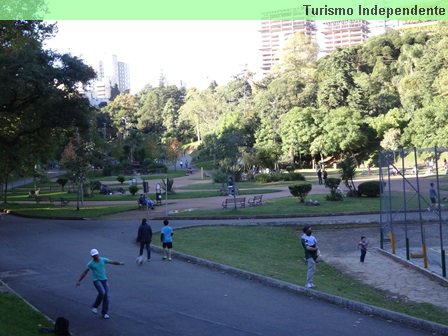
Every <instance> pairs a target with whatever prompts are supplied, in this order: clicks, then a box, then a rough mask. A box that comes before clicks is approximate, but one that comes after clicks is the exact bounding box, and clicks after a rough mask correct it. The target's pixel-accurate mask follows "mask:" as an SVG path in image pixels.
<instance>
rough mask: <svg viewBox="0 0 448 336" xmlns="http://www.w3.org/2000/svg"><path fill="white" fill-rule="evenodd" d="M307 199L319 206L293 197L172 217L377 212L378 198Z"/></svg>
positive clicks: (316, 196) (317, 197)
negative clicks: (307, 204) (316, 202)
mask: <svg viewBox="0 0 448 336" xmlns="http://www.w3.org/2000/svg"><path fill="white" fill-rule="evenodd" d="M308 199H313V200H318V201H319V202H320V204H321V205H320V206H306V205H304V204H303V203H299V201H298V199H296V198H294V197H292V196H291V197H282V198H276V199H271V200H267V201H264V202H263V205H262V206H257V207H246V208H244V209H240V208H238V209H236V210H235V209H233V208H230V209H220V207H221V204H218V203H217V204H216V208H217V209H214V210H197V211H191V212H183V213H182V214H177V215H172V216H174V217H176V216H178V217H210V216H215V217H228V216H249V217H250V216H272V215H282V216H284V215H309V214H329V213H343V212H375V211H379V206H380V199H379V198H367V197H361V198H345V199H344V201H342V202H331V201H327V200H326V199H325V195H312V196H310V197H308Z"/></svg>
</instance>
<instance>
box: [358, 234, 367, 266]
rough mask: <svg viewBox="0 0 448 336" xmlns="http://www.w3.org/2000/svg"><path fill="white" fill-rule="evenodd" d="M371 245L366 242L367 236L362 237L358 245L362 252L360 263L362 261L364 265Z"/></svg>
mask: <svg viewBox="0 0 448 336" xmlns="http://www.w3.org/2000/svg"><path fill="white" fill-rule="evenodd" d="M368 245H369V243H368V241H367V240H366V237H365V236H362V237H361V240H360V241H359V243H358V248H359V250H360V251H361V256H360V257H359V261H361V262H362V263H363V262H364V260H365V258H366V253H367V246H368Z"/></svg>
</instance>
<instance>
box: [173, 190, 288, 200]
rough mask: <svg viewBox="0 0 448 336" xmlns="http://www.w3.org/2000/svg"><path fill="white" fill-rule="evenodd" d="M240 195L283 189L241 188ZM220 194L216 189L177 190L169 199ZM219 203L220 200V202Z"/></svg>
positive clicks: (273, 191) (266, 192)
mask: <svg viewBox="0 0 448 336" xmlns="http://www.w3.org/2000/svg"><path fill="white" fill-rule="evenodd" d="M239 191H240V192H239V195H240V196H241V195H242V196H244V195H254V194H268V193H275V192H279V191H281V190H279V189H247V190H242V189H240V190H239ZM216 196H220V195H219V193H218V192H217V191H216V190H203V191H186V192H176V193H174V194H168V199H169V200H170V199H189V198H207V197H216ZM218 203H219V202H218Z"/></svg>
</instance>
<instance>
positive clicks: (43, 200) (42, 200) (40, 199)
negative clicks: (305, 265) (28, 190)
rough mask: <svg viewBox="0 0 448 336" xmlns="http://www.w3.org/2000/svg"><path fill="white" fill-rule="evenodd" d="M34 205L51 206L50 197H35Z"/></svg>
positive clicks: (51, 200)
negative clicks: (49, 204) (46, 204)
mask: <svg viewBox="0 0 448 336" xmlns="http://www.w3.org/2000/svg"><path fill="white" fill-rule="evenodd" d="M35 198H36V203H37V204H39V203H51V204H53V199H52V198H51V197H50V196H35Z"/></svg>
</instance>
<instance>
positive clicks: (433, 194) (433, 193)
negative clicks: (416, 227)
mask: <svg viewBox="0 0 448 336" xmlns="http://www.w3.org/2000/svg"><path fill="white" fill-rule="evenodd" d="M429 199H430V200H431V205H430V206H429V208H428V209H427V210H428V211H433V210H435V209H436V205H437V191H436V188H435V187H434V183H433V182H431V183H430V184H429Z"/></svg>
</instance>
